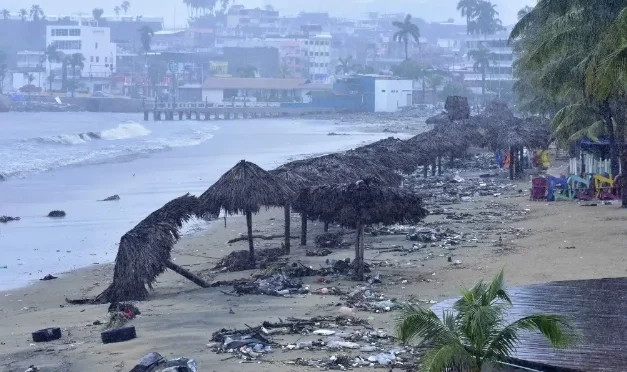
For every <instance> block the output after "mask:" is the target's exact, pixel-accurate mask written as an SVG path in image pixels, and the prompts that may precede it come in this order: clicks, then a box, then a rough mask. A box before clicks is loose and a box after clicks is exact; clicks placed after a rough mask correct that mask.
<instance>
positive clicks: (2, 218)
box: [0, 216, 20, 223]
mask: <svg viewBox="0 0 627 372" xmlns="http://www.w3.org/2000/svg"><path fill="white" fill-rule="evenodd" d="M19 220H20V218H19V217H10V216H0V223H7V222H11V221H19Z"/></svg>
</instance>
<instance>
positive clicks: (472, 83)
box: [456, 30, 516, 96]
mask: <svg viewBox="0 0 627 372" xmlns="http://www.w3.org/2000/svg"><path fill="white" fill-rule="evenodd" d="M508 39H509V30H503V31H501V32H499V33H497V34H494V35H471V36H469V37H468V38H467V40H466V50H476V49H482V48H486V49H487V50H489V51H490V62H489V67H488V68H487V71H486V74H485V75H486V76H485V80H486V90H488V91H489V92H490V93H492V94H493V95H497V96H500V90H501V89H509V87H511V85H512V84H513V83H514V80H515V79H514V74H513V68H512V64H513V63H514V59H515V58H516V56H515V55H514V51H513V49H512V46H511V45H510V44H509V43H508ZM474 63H475V61H473V60H472V58H469V59H468V64H466V66H463V67H462V66H458V68H457V69H456V70H463V75H464V83H465V85H466V86H467V87H469V88H470V89H472V91H473V92H474V93H481V89H482V84H483V83H482V78H483V76H482V71H477V70H475V69H474V68H473V65H474ZM460 67H461V68H460Z"/></svg>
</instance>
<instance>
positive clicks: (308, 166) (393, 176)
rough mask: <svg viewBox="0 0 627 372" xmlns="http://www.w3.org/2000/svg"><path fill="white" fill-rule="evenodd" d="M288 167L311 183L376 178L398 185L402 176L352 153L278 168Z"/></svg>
mask: <svg viewBox="0 0 627 372" xmlns="http://www.w3.org/2000/svg"><path fill="white" fill-rule="evenodd" d="M282 168H285V169H289V170H291V171H293V172H295V173H298V174H300V175H302V176H303V177H305V178H306V179H308V180H310V181H311V183H312V184H313V185H323V184H334V183H346V182H355V181H357V180H359V179H362V178H376V179H378V180H379V181H380V182H382V183H384V184H386V185H400V183H401V181H402V177H401V175H400V174H398V173H396V172H395V171H394V169H391V168H389V167H386V166H384V165H383V164H382V163H380V162H378V161H376V160H373V159H367V158H364V157H360V156H356V155H354V154H341V153H340V154H329V155H323V156H318V157H315V158H309V159H303V160H296V161H292V162H289V163H286V164H284V165H282V166H281V167H279V168H278V169H282Z"/></svg>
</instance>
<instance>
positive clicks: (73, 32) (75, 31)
mask: <svg viewBox="0 0 627 372" xmlns="http://www.w3.org/2000/svg"><path fill="white" fill-rule="evenodd" d="M70 36H81V29H80V28H71V29H70Z"/></svg>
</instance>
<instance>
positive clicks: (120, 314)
mask: <svg viewBox="0 0 627 372" xmlns="http://www.w3.org/2000/svg"><path fill="white" fill-rule="evenodd" d="M107 312H108V314H109V320H108V321H107V323H106V324H105V326H104V329H115V328H121V327H123V326H124V325H125V324H126V323H127V322H129V321H130V320H132V319H135V317H136V316H137V315H140V314H141V312H140V311H139V309H138V308H137V306H135V305H133V304H131V303H128V302H113V303H111V305H109V309H108V310H107Z"/></svg>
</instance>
